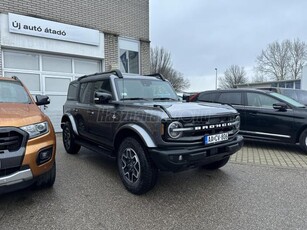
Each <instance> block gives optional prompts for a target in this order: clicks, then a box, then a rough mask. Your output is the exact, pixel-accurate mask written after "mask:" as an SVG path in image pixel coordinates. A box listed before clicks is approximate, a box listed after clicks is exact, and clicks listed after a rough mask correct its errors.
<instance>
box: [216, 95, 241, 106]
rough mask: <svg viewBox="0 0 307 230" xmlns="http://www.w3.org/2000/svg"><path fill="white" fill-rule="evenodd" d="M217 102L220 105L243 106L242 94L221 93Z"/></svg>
mask: <svg viewBox="0 0 307 230" xmlns="http://www.w3.org/2000/svg"><path fill="white" fill-rule="evenodd" d="M217 102H219V103H222V104H231V105H243V103H242V94H241V93H240V92H227V93H221V94H220V96H219V98H218V100H217Z"/></svg>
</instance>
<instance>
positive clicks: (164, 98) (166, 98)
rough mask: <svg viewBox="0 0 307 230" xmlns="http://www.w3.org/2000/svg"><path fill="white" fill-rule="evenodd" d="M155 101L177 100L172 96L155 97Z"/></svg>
mask: <svg viewBox="0 0 307 230" xmlns="http://www.w3.org/2000/svg"><path fill="white" fill-rule="evenodd" d="M153 100H154V101H177V100H176V99H174V98H171V97H155V98H153Z"/></svg>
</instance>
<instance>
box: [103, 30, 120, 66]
mask: <svg viewBox="0 0 307 230" xmlns="http://www.w3.org/2000/svg"><path fill="white" fill-rule="evenodd" d="M104 48H105V70H106V71H110V70H112V69H119V66H118V36H116V35H114V34H105V47H104Z"/></svg>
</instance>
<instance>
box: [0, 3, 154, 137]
mask: <svg viewBox="0 0 307 230" xmlns="http://www.w3.org/2000/svg"><path fill="white" fill-rule="evenodd" d="M0 12H1V13H0V52H1V55H0V71H1V74H0V75H2V76H7V77H9V76H17V77H18V78H20V79H21V80H22V81H23V82H24V83H25V84H26V86H27V87H28V89H29V90H30V92H31V94H32V95H37V94H43V95H48V96H49V97H50V100H51V103H50V105H48V107H45V108H42V109H43V110H44V112H45V113H46V114H47V115H48V116H49V117H50V118H51V120H52V122H53V124H54V126H55V129H56V131H61V130H60V120H61V116H62V113H63V111H62V108H63V104H64V103H65V100H66V95H67V88H68V84H69V82H71V81H72V80H75V79H76V78H78V77H80V76H82V75H85V74H91V73H96V72H101V71H108V70H111V69H120V70H121V71H122V72H124V73H129V74H148V73H149V69H150V41H149V0H129V1H128V0H109V1H108V0H97V1H84V0H75V1H62V0H49V1H41V0H23V1H19V0H2V1H1V3H0Z"/></svg>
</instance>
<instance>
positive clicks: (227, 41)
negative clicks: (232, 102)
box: [150, 0, 307, 91]
mask: <svg viewBox="0 0 307 230" xmlns="http://www.w3.org/2000/svg"><path fill="white" fill-rule="evenodd" d="M295 38H299V39H300V40H301V41H305V42H307V1H306V0H271V1H269V0H249V1H247V0H233V1H230V0H188V1H184V0H150V39H151V46H152V47H155V46H160V47H164V48H165V49H167V50H168V51H170V52H171V55H172V61H173V67H174V68H175V69H176V70H178V71H180V72H181V73H183V75H184V76H185V77H186V78H188V79H189V80H190V83H191V87H190V89H189V90H190V91H200V90H206V89H214V88H215V68H217V73H218V77H221V76H223V74H224V71H225V70H226V68H228V67H229V66H230V65H232V64H235V65H239V66H243V67H244V68H245V70H246V71H247V73H248V75H249V78H252V77H253V67H254V66H255V60H256V57H257V56H258V55H259V54H260V53H261V50H262V49H265V48H266V47H267V45H268V44H269V43H272V42H274V41H282V40H284V39H295Z"/></svg>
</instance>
